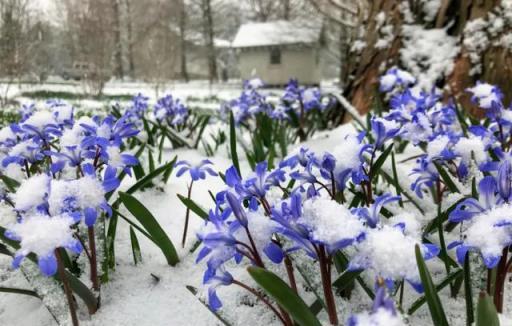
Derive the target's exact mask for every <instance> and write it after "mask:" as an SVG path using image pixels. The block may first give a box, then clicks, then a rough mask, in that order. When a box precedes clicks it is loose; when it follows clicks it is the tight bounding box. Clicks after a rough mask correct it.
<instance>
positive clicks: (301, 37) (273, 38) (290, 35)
mask: <svg viewBox="0 0 512 326" xmlns="http://www.w3.org/2000/svg"><path fill="white" fill-rule="evenodd" d="M320 30H321V26H320V25H319V24H316V23H312V22H303V21H282V20H279V21H272V22H265V23H247V24H243V25H242V26H240V29H239V30H238V33H237V34H236V36H235V39H234V40H233V44H232V46H233V47H234V48H246V47H258V46H272V45H283V44H299V43H304V44H310V43H316V42H318V41H319V39H320Z"/></svg>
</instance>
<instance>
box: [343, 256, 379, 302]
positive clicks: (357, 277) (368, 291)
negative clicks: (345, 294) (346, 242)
mask: <svg viewBox="0 0 512 326" xmlns="http://www.w3.org/2000/svg"><path fill="white" fill-rule="evenodd" d="M348 264H349V260H348V258H347V257H346V256H345V254H344V253H343V252H342V251H341V250H338V251H337V252H336V254H335V255H334V265H335V267H336V270H337V271H338V273H342V272H344V271H346V269H347V267H348ZM356 273H357V272H356ZM349 275H350V274H347V275H345V276H343V274H342V275H341V276H340V277H342V276H343V277H344V278H345V279H344V280H343V281H339V282H338V283H337V284H338V285H342V284H343V286H342V288H340V289H339V290H338V291H337V292H341V291H343V290H344V289H345V288H347V287H348V286H352V284H350V282H349V280H348V277H349ZM338 279H339V278H338ZM338 279H336V280H335V281H334V283H336V281H338ZM355 280H356V281H357V283H359V285H360V286H361V287H362V288H363V290H364V292H366V294H367V295H368V297H369V298H370V299H372V300H373V299H375V293H373V291H372V289H371V288H370V287H369V286H368V285H367V284H366V282H365V281H364V280H363V278H362V277H361V276H360V275H359V274H358V275H355ZM345 282H348V283H345Z"/></svg>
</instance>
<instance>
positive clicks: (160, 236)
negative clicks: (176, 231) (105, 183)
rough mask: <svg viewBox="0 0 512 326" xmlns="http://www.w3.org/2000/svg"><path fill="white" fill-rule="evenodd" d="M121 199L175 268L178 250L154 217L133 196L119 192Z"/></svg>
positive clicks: (177, 260)
mask: <svg viewBox="0 0 512 326" xmlns="http://www.w3.org/2000/svg"><path fill="white" fill-rule="evenodd" d="M119 198H120V199H121V202H122V203H123V204H124V206H125V207H126V208H127V209H128V210H129V211H130V213H131V214H132V215H133V216H134V217H135V218H136V219H137V220H138V221H139V222H140V224H142V226H143V227H144V229H145V230H146V231H147V232H148V233H149V234H150V235H151V238H153V240H154V242H155V243H156V244H157V245H158V247H160V249H161V250H162V253H163V254H164V256H165V258H166V259H167V263H168V264H169V265H171V266H175V265H176V264H177V263H178V262H179V261H180V260H179V258H178V254H177V253H176V249H175V248H174V245H173V244H172V241H171V240H170V239H169V237H168V236H167V234H166V233H165V231H164V230H163V229H162V227H161V226H160V224H159V223H158V222H157V220H156V219H155V218H154V216H153V215H152V214H151V213H150V212H149V210H148V209H147V208H146V207H144V205H143V204H142V203H141V202H140V201H139V200H138V199H137V198H135V197H133V196H132V195H130V194H128V193H125V192H119Z"/></svg>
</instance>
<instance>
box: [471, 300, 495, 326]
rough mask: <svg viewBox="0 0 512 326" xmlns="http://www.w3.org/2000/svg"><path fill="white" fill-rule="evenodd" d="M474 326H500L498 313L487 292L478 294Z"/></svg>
mask: <svg viewBox="0 0 512 326" xmlns="http://www.w3.org/2000/svg"><path fill="white" fill-rule="evenodd" d="M476 326H500V320H499V318H498V312H497V311H496V307H495V306H494V303H493V302H492V299H491V297H490V296H489V295H487V292H484V291H482V292H480V296H479V298H478V305H477V307H476Z"/></svg>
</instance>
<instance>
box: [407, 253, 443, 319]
mask: <svg viewBox="0 0 512 326" xmlns="http://www.w3.org/2000/svg"><path fill="white" fill-rule="evenodd" d="M415 251H416V263H417V264H418V270H419V272H420V278H421V283H422V284H423V287H424V289H425V298H426V300H427V304H428V308H429V310H430V316H431V317H432V321H433V322H434V325H436V326H449V324H448V320H447V319H446V314H445V313H444V309H443V305H442V303H441V300H440V299H439V296H438V295H437V291H436V288H435V286H434V282H432V278H431V277H430V273H429V271H428V269H427V265H426V264H425V260H423V255H422V253H421V250H420V246H419V245H416V248H415Z"/></svg>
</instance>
